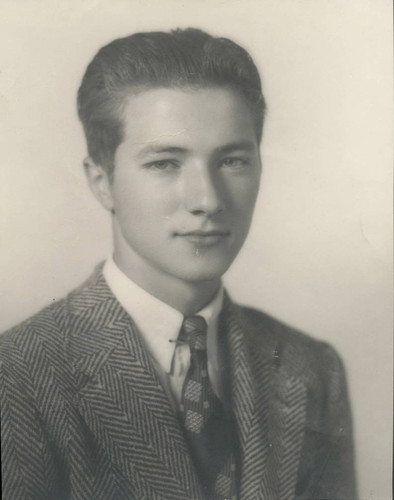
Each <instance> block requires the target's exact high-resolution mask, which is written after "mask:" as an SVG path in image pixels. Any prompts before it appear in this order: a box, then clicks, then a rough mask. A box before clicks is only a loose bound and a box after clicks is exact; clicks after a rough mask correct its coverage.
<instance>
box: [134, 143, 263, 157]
mask: <svg viewBox="0 0 394 500" xmlns="http://www.w3.org/2000/svg"><path fill="white" fill-rule="evenodd" d="M255 149H256V144H255V143H254V142H252V141H249V140H244V141H234V142H229V143H228V144H224V145H223V146H219V147H218V148H216V149H215V150H214V153H221V154H228V153H232V152H234V151H240V150H243V151H247V152H253V151H254V150H255ZM188 152H189V150H188V149H187V148H182V147H179V146H171V145H169V144H152V143H151V144H148V145H147V146H145V147H143V148H142V149H141V150H140V151H139V152H138V155H137V157H138V158H141V157H144V156H146V155H149V154H159V153H167V154H183V155H185V154H187V153H188Z"/></svg>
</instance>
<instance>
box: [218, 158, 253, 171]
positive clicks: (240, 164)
mask: <svg viewBox="0 0 394 500" xmlns="http://www.w3.org/2000/svg"><path fill="white" fill-rule="evenodd" d="M247 165H248V160H247V159H246V158H239V157H230V158H224V159H223V160H222V161H221V166H223V167H229V168H233V169H239V168H244V167H246V166H247Z"/></svg>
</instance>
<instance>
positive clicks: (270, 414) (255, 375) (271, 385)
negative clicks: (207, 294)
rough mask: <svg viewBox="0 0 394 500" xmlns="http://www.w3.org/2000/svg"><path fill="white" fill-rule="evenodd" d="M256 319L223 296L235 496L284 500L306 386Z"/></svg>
mask: <svg viewBox="0 0 394 500" xmlns="http://www.w3.org/2000/svg"><path fill="white" fill-rule="evenodd" d="M262 318H263V321H262V320H261V316H260V317H259V322H258V323H256V322H254V321H251V320H250V315H248V314H246V313H245V312H244V310H243V309H242V308H240V307H238V306H236V305H235V304H233V303H232V302H231V300H229V298H228V296H226V298H225V302H224V308H223V319H224V321H225V322H226V326H225V328H226V330H227V332H228V342H229V352H230V363H231V373H232V403H233V410H234V413H235V419H236V422H237V425H238V434H239V439H240V448H241V477H240V498H241V499H249V498H256V499H266V498H280V499H281V500H287V499H289V500H290V499H292V498H294V496H295V487H296V481H297V467H298V463H299V458H300V453H301V446H302V442H303V433H304V425H305V418H306V401H307V398H306V386H305V383H304V380H303V378H302V376H301V375H300V373H302V368H301V370H299V371H297V370H296V369H294V367H293V366H292V365H291V363H289V362H287V360H286V359H284V357H283V359H282V356H281V352H282V350H283V349H282V345H281V342H280V340H279V337H278V335H276V333H275V331H274V329H273V328H272V326H271V325H272V320H271V319H270V318H268V317H265V316H264V315H263V316H262ZM264 319H265V321H264ZM298 368H300V367H299V366H298Z"/></svg>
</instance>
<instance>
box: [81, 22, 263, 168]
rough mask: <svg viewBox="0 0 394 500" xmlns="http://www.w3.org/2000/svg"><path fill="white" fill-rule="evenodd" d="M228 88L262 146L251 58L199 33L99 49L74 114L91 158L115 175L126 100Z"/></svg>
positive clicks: (157, 35)
mask: <svg viewBox="0 0 394 500" xmlns="http://www.w3.org/2000/svg"><path fill="white" fill-rule="evenodd" d="M159 87H164V88H178V89H181V88H185V87H188V88H195V89H196V88H206V87H227V88H231V89H233V90H236V91H238V92H240V93H241V94H242V95H243V96H244V98H245V100H246V102H247V104H248V105H249V106H250V110H251V112H252V115H253V118H254V121H255V131H256V136H257V140H258V141H260V140H261V134H262V127H263V119H264V111H265V101H264V97H263V94H262V90H261V82H260V77H259V73H258V71H257V69H256V67H255V65H254V63H253V61H252V59H251V57H250V56H249V54H248V53H247V52H246V51H245V50H244V49H243V48H242V47H240V46H239V45H237V44H236V43H234V42H233V41H231V40H228V39H225V38H215V37H212V36H211V35H209V34H208V33H205V32H203V31H201V30H197V29H190V28H189V29H186V30H174V31H171V32H169V33H165V32H151V33H136V34H133V35H131V36H128V37H125V38H121V39H118V40H115V41H113V42H111V43H110V44H108V45H106V46H105V47H103V48H102V49H101V50H100V51H99V52H98V53H97V54H96V56H95V57H94V58H93V60H92V62H91V63H90V64H89V66H88V68H87V70H86V73H85V75H84V77H83V80H82V84H81V87H80V89H79V92H78V113H79V117H80V119H81V122H82V124H83V127H84V131H85V135H86V139H87V144H88V152H89V156H90V157H91V158H92V160H93V161H94V162H95V163H96V164H97V165H100V166H101V167H103V168H104V169H106V171H107V172H108V175H109V177H110V178H112V175H113V169H114V155H115V151H116V149H117V147H118V146H119V144H120V143H121V142H122V140H123V138H124V123H123V117H124V109H125V106H126V103H127V99H128V97H130V96H131V95H135V94H138V93H139V92H141V91H143V90H146V89H149V88H159Z"/></svg>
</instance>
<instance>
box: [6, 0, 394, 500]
mask: <svg viewBox="0 0 394 500" xmlns="http://www.w3.org/2000/svg"><path fill="white" fill-rule="evenodd" d="M0 18H1V20H2V21H1V27H0V33H1V35H0V38H1V40H0V50H1V68H0V69H1V73H0V79H1V94H0V116H1V121H0V124H1V136H0V142H1V144H0V147H1V179H0V209H1V212H0V213H1V216H0V228H1V258H0V266H1V282H0V294H1V308H2V314H1V320H0V330H4V329H6V328H8V327H9V326H11V325H13V324H15V323H16V322H19V321H20V320H22V319H24V318H26V317H27V316H29V315H30V314H32V313H34V312H35V311H37V310H38V309H39V308H41V307H42V306H44V305H46V304H47V303H49V302H50V301H52V300H55V299H58V298H60V297H62V296H63V295H64V294H65V293H66V292H67V291H69V290H70V289H71V288H72V287H74V286H76V285H78V284H79V283H80V282H81V281H82V280H83V279H84V278H85V277H87V276H88V274H89V273H90V272H91V270H92V268H93V266H94V265H95V263H96V262H98V261H99V260H101V259H103V258H104V257H105V256H106V255H107V254H108V253H109V252H110V251H111V244H110V241H111V235H110V230H109V219H108V216H107V214H106V213H104V211H103V210H102V209H101V208H100V207H99V206H98V204H97V203H96V201H95V200H94V199H93V197H92V196H91V195H90V193H89V191H88V188H87V186H86V184H85V180H84V175H83V171H82V167H81V163H82V158H83V156H84V154H85V144H84V140H83V136H82V132H81V129H80V126H79V123H78V120H77V116H76V111H75V94H76V90H77V88H78V85H79V82H80V78H81V76H82V73H83V71H84V69H85V66H86V64H87V63H88V61H89V60H90V59H91V57H92V56H93V54H94V53H95V52H96V50H97V49H98V48H99V47H100V46H101V45H103V44H105V43H107V42H109V41H110V40H111V39H113V38H115V37H119V36H124V35H127V34H130V33H131V32H134V31H136V30H138V31H141V30H152V29H167V28H170V27H177V26H181V27H186V26H190V25H192V26H196V27H201V28H203V29H207V30H210V31H212V32H213V33H215V34H218V35H224V36H229V37H231V38H234V39H235V40H236V41H239V42H240V43H241V44H242V45H244V46H245V47H246V48H247V49H249V50H250V52H251V53H252V55H253V57H254V59H255V61H256V63H257V65H258V66H259V68H260V69H261V71H262V75H263V84H264V90H265V94H266V98H267V101H268V106H269V112H268V117H267V122H266V128H265V132H264V142H263V149H262V152H263V154H262V156H263V164H264V174H263V182H262V190H261V194H260V198H259V202H258V205H257V210H256V216H255V220H254V226H253V229H252V231H251V234H250V237H249V240H248V243H247V245H246V246H245V248H244V250H243V252H242V253H241V255H240V256H239V258H238V259H237V261H236V263H235V264H234V266H233V268H232V270H231V271H230V272H229V273H228V276H227V278H226V282H227V285H228V288H229V290H230V292H231V294H232V295H233V297H234V298H235V299H237V300H239V301H242V302H245V303H248V304H251V305H254V306H257V307H259V308H262V309H264V310H266V311H268V312H270V313H271V314H273V315H275V316H277V317H278V318H280V319H282V320H284V321H286V322H288V323H290V324H292V325H294V326H297V327H299V328H301V329H303V330H304V331H307V332H309V333H311V334H313V335H314V336H316V337H318V338H322V339H326V340H327V341H329V342H331V343H332V344H333V345H334V346H336V347H337V349H338V350H339V352H340V353H341V355H342V357H343V358H344V360H345V363H346V366H347V372H348V379H349V385H350V390H351V396H352V403H353V413H354V421H355V437H356V444H357V465H358V472H359V485H360V493H361V498H362V499H389V498H391V446H392V445H391V443H392V440H391V436H392V433H391V430H392V426H391V413H392V406H391V401H392V386H391V366H392V365H391V357H392V340H391V312H392V309H391V307H392V306H391V304H392V296H391V275H392V273H391V239H390V228H391V224H390V218H391V162H392V148H391V141H392V135H393V127H392V122H391V117H392V101H391V96H392V77H391V75H392V62H391V61H392V54H391V45H392V29H391V23H392V12H391V2H390V0H387V1H386V0H313V1H312V0H272V1H271V0H260V1H252V0H247V1H245V0H243V1H240V0H239V1H232V0H226V1H224V0H223V1H219V0H215V1H208V0H205V1H204V0H199V1H197V0H194V1H190V0H189V1H187V2H186V1H185V2H182V1H180V0H171V1H170V0H160V1H150V2H145V1H142V0H141V1H140V0H133V1H126V0H124V1H120V0H117V1H116V0H115V1H114V0H113V1H112V2H109V1H99V0H94V1H93V0H85V1H83V2H79V1H78V2H76V1H74V0H73V1H70V0H63V1H59V0H58V1H54V0H45V1H44V0H41V1H33V0H31V1H27V0H25V1H23V0H19V1H18V2H15V1H11V0H3V2H2V4H1V11H0Z"/></svg>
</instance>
